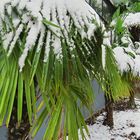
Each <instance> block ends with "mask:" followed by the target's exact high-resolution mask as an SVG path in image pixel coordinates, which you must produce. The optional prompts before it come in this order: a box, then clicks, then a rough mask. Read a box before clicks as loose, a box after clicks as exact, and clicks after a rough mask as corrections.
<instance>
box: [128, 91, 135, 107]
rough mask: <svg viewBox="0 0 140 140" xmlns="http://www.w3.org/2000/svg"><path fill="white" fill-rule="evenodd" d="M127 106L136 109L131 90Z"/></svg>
mask: <svg viewBox="0 0 140 140" xmlns="http://www.w3.org/2000/svg"><path fill="white" fill-rule="evenodd" d="M128 106H129V107H130V108H132V109H134V108H136V104H135V96H134V91H133V90H131V91H130V97H129V101H128Z"/></svg>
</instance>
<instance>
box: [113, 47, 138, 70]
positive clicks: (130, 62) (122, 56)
mask: <svg viewBox="0 0 140 140" xmlns="http://www.w3.org/2000/svg"><path fill="white" fill-rule="evenodd" d="M127 49H128V48H123V47H116V48H114V49H113V51H114V55H115V58H116V60H117V63H118V66H119V69H120V71H121V72H124V71H128V70H130V68H132V69H133V67H134V65H135V63H134V59H133V58H132V57H131V56H129V55H128V54H126V53H125V50H127ZM130 66H131V67H130Z"/></svg>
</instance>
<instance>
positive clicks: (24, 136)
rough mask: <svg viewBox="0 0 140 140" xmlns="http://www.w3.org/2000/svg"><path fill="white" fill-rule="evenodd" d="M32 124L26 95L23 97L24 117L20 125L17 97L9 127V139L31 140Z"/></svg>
mask: <svg viewBox="0 0 140 140" xmlns="http://www.w3.org/2000/svg"><path fill="white" fill-rule="evenodd" d="M29 131H30V124H29V120H28V113H27V106H26V100H25V97H24V99H23V117H22V121H21V124H20V126H18V121H17V99H15V102H14V106H13V111H12V116H11V120H10V123H9V127H8V140H29V138H28V136H29V135H28V134H29Z"/></svg>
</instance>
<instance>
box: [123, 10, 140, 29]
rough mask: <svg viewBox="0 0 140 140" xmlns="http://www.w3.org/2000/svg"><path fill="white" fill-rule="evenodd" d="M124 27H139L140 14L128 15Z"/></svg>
mask: <svg viewBox="0 0 140 140" xmlns="http://www.w3.org/2000/svg"><path fill="white" fill-rule="evenodd" d="M124 25H125V26H127V27H132V26H140V12H137V13H129V14H128V15H127V16H126V18H125V20H124Z"/></svg>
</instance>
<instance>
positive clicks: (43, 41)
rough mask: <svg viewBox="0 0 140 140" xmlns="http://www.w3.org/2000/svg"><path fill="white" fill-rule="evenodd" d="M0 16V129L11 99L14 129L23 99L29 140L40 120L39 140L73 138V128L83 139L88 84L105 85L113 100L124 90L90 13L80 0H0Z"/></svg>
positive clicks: (99, 25) (9, 111) (101, 32)
mask: <svg viewBox="0 0 140 140" xmlns="http://www.w3.org/2000/svg"><path fill="white" fill-rule="evenodd" d="M0 17H1V18H0V57H1V59H0V79H1V80H0V95H1V96H0V101H1V102H0V125H2V124H3V123H4V122H5V120H6V125H7V126H9V124H10V123H9V122H10V119H11V114H12V109H13V108H14V101H15V103H17V122H18V125H20V123H21V120H22V118H23V117H22V116H23V115H24V114H23V107H24V105H23V102H25V101H26V104H27V113H28V119H29V123H30V125H31V126H32V129H31V132H32V136H33V137H34V136H35V135H36V133H37V132H38V130H39V129H40V127H41V125H42V124H43V123H44V122H46V131H45V133H44V137H43V139H45V140H51V139H58V138H60V137H63V139H66V136H67V135H68V139H74V140H78V129H79V130H80V133H81V135H82V138H83V139H84V138H85V134H84V129H85V130H86V132H87V133H88V130H87V126H86V124H85V121H84V117H83V116H82V113H81V106H85V107H86V108H87V109H88V110H89V112H91V113H92V110H91V104H92V102H93V93H92V92H93V91H92V87H91V80H92V79H93V78H96V79H97V80H98V82H99V83H100V85H101V86H102V88H103V89H104V90H105V91H106V85H108V84H109V83H110V84H109V87H110V90H111V94H112V97H113V98H114V99H116V98H119V97H120V96H122V95H123V94H122V93H123V92H124V90H125V92H127V88H126V87H125V86H123V85H122V81H121V78H120V75H119V73H118V69H117V67H116V62H115V59H114V56H113V54H112V50H111V49H110V48H109V46H110V44H109V43H107V42H109V41H108V39H107V37H106V36H105V29H104V26H103V24H102V23H101V21H100V19H99V17H98V15H97V14H96V12H95V11H94V10H93V9H92V8H91V7H90V6H89V5H88V4H87V3H86V2H85V1H83V0H76V1H70V0H40V1H38V0H31V1H28V0H27V1H25V0H12V1H11V0H6V1H4V0H2V1H0ZM110 64H111V65H110ZM108 81H109V83H108ZM116 83H117V84H116ZM36 86H37V87H38V89H39V92H36ZM107 93H108V92H107ZM108 95H110V94H108ZM24 96H25V98H23V97H24ZM38 98H39V99H40V100H41V102H40V104H39V105H37V100H38ZM24 99H25V100H24ZM38 112H40V114H39V116H38V115H37V113H38ZM13 115H16V114H13ZM88 134H89V133H88Z"/></svg>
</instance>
